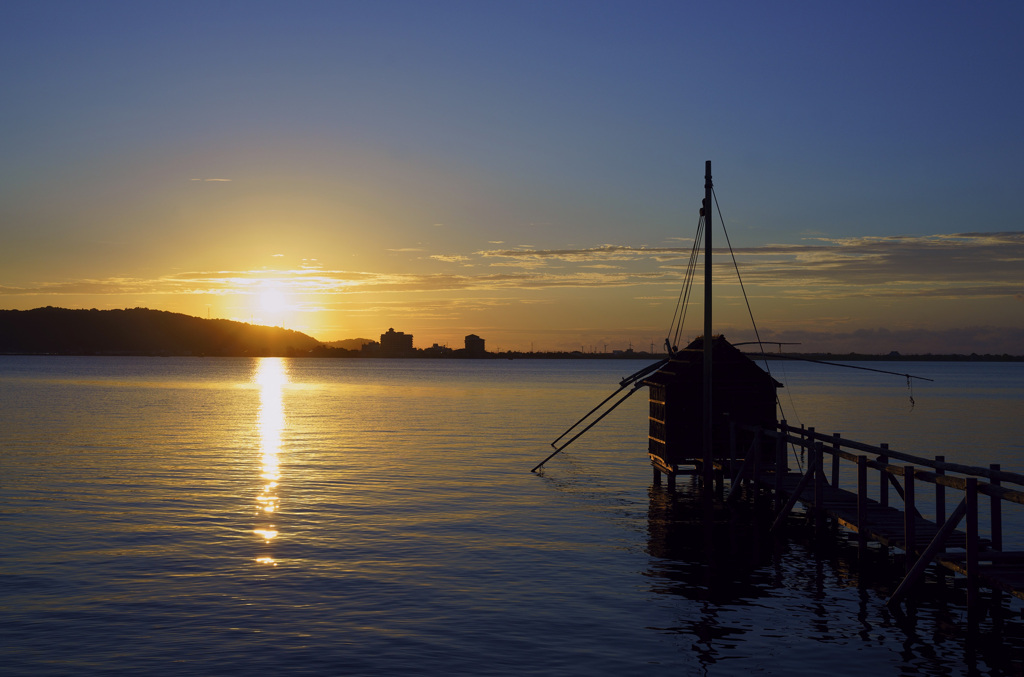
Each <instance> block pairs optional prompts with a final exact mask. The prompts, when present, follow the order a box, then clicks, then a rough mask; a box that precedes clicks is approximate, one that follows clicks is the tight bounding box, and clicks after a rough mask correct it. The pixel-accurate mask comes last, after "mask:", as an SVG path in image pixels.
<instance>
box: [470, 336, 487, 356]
mask: <svg viewBox="0 0 1024 677" xmlns="http://www.w3.org/2000/svg"><path fill="white" fill-rule="evenodd" d="M485 352H487V351H486V350H485V349H484V340H483V339H482V338H480V337H479V336H477V335H476V334H470V335H469V336H467V337H466V354H467V355H483V354H484V353H485Z"/></svg>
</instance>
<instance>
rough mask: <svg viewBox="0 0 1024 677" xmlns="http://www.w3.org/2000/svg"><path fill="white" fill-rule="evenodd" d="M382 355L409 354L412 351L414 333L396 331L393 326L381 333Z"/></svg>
mask: <svg viewBox="0 0 1024 677" xmlns="http://www.w3.org/2000/svg"><path fill="white" fill-rule="evenodd" d="M380 352H381V354H382V355H392V356H393V355H409V354H411V353H412V334H406V333H405V332H401V331H395V330H394V329H392V328H390V327H389V328H388V330H387V331H386V332H385V333H383V334H381V335H380Z"/></svg>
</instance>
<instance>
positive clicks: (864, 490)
mask: <svg viewBox="0 0 1024 677" xmlns="http://www.w3.org/2000/svg"><path fill="white" fill-rule="evenodd" d="M857 540H858V541H859V543H860V549H861V550H862V551H863V549H864V548H865V547H866V546H867V543H868V457H867V456H863V455H861V456H858V457H857Z"/></svg>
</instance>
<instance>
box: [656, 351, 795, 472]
mask: <svg viewBox="0 0 1024 677" xmlns="http://www.w3.org/2000/svg"><path fill="white" fill-rule="evenodd" d="M711 361H712V366H713V376H712V386H711V404H712V411H711V425H712V431H713V432H712V440H713V446H712V449H713V452H714V456H715V458H716V459H725V458H729V422H730V421H734V422H736V423H741V424H751V425H765V426H771V425H773V424H774V423H775V421H776V417H775V391H776V389H777V388H781V387H782V384H781V383H779V382H778V381H776V380H775V379H774V378H772V377H771V376H770V375H769V374H768V373H767V372H765V371H764V370H763V369H761V368H760V367H758V366H757V364H755V363H754V361H753V360H751V359H750V358H749V357H747V356H746V355H744V354H743V353H742V352H740V351H739V349H737V348H736V347H735V346H733V345H732V344H731V343H729V342H728V341H726V340H725V337H724V336H714V337H712V344H711ZM703 373H704V339H703V337H700V338H697V339H696V340H694V341H693V342H692V343H690V345H688V346H686V348H685V349H683V350H681V351H678V352H677V353H676V354H675V355H674V356H673V358H672V359H671V360H670V361H669V362H668V363H667V364H666V365H665V366H664V367H662V368H661V369H659V370H658V371H657V372H655V373H654V374H652V375H651V376H649V377H647V378H646V379H645V381H644V382H645V384H646V385H647V386H648V390H649V392H650V432H649V434H648V453H649V454H650V457H651V463H652V464H653V465H654V467H655V468H657V469H658V470H660V471H661V472H663V473H666V474H668V475H675V474H676V473H677V472H679V471H680V470H681V469H685V468H686V467H687V466H693V467H700V466H701V465H702V464H703V426H702V416H703V409H704V395H703V383H704V381H703ZM741 443H742V440H741ZM744 449H745V447H744ZM765 453H766V458H769V457H770V456H771V454H772V453H773V452H772V451H771V450H770V449H766V450H765Z"/></svg>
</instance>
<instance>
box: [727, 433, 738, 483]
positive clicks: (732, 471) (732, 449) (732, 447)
mask: <svg viewBox="0 0 1024 677" xmlns="http://www.w3.org/2000/svg"><path fill="white" fill-rule="evenodd" d="M736 445H737V442H736V421H729V477H734V476H735V475H736Z"/></svg>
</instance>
